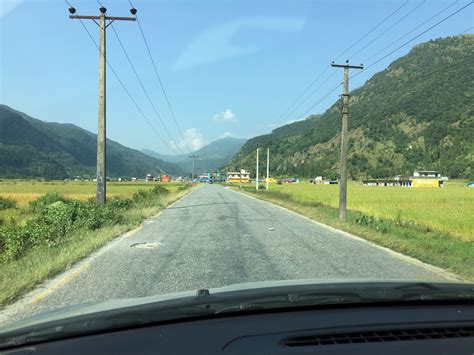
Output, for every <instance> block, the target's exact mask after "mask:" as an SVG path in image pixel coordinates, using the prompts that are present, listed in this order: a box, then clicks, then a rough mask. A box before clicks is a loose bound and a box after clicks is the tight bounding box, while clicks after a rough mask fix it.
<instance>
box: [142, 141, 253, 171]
mask: <svg viewBox="0 0 474 355" xmlns="http://www.w3.org/2000/svg"><path fill="white" fill-rule="evenodd" d="M246 141H247V140H246V139H242V138H232V137H225V138H221V139H218V140H215V141H214V142H211V143H209V144H207V145H205V146H204V147H202V148H200V149H198V150H196V151H195V152H193V153H192V154H193V155H197V156H198V158H197V159H196V163H195V164H196V166H195V171H196V174H201V173H205V172H210V171H215V170H217V169H219V168H220V167H222V166H224V165H226V164H228V163H229V162H230V160H231V159H232V157H233V156H234V155H235V154H236V153H237V152H238V151H239V150H240V148H241V147H242V146H243V145H244V143H245V142H246ZM142 152H143V153H145V154H147V155H149V156H151V157H155V158H158V159H163V160H166V161H169V162H173V163H175V164H176V165H178V166H179V167H180V168H181V169H182V170H183V171H186V172H187V173H189V172H190V171H191V167H192V164H191V159H190V158H189V155H190V154H189V155H164V154H159V153H156V152H154V151H152V150H148V149H142Z"/></svg>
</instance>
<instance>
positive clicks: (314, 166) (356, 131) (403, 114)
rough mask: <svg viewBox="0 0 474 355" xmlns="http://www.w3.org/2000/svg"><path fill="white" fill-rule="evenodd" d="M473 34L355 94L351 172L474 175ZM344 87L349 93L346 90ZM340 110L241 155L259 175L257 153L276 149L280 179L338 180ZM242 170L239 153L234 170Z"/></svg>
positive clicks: (416, 55)
mask: <svg viewBox="0 0 474 355" xmlns="http://www.w3.org/2000/svg"><path fill="white" fill-rule="evenodd" d="M473 58H474V35H472V34H469V35H461V36H455V37H448V38H442V39H437V40H432V41H429V42H426V43H423V44H420V45H417V46H415V47H414V48H413V49H412V50H411V51H410V52H409V53H408V54H407V55H406V56H404V57H401V58H399V59H397V60H396V61H394V62H393V63H392V64H390V65H389V67H388V68H387V69H385V70H383V71H381V72H379V73H377V74H375V75H374V76H373V77H372V78H371V79H370V80H368V81H367V82H366V83H365V85H363V86H362V87H360V88H358V89H356V90H353V91H352V92H351V97H350V122H349V130H350V131H349V136H350V141H349V164H350V170H349V173H350V175H351V177H352V178H354V179H355V178H361V177H366V176H371V177H374V178H381V177H390V176H394V175H398V174H412V173H413V171H414V170H416V169H430V170H432V169H433V170H439V171H441V173H442V174H445V175H448V176H449V177H451V178H457V177H464V178H473V175H474V104H473V102H474V85H473V83H474V59H473ZM341 90H342V88H341ZM341 115H342V113H341V105H340V102H339V101H338V102H335V103H334V104H333V105H332V106H331V107H330V108H329V109H328V110H327V111H326V112H325V113H324V114H323V115H321V116H312V117H309V118H308V119H307V120H305V121H301V122H295V123H293V124H289V125H286V126H284V127H280V128H278V129H275V130H273V132H272V133H270V134H267V135H263V136H258V137H255V138H252V139H250V140H249V141H248V142H247V143H246V144H245V145H244V146H243V147H242V150H241V152H242V153H243V154H242V159H243V166H244V167H245V168H247V169H250V170H251V171H254V162H255V149H256V148H258V147H261V148H267V147H270V150H271V152H272V153H271V166H272V171H273V174H275V175H300V176H307V177H310V176H316V175H323V176H325V177H328V178H331V177H336V176H337V175H338V169H339V165H338V164H339V154H340V153H339V152H340V130H341ZM238 165H239V163H238V156H237V155H236V156H235V157H234V159H233V160H232V162H231V164H230V165H229V166H228V168H229V169H235V168H237V167H238Z"/></svg>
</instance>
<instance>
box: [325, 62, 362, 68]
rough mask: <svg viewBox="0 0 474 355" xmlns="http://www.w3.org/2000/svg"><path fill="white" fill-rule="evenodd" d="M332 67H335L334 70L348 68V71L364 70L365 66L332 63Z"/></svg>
mask: <svg viewBox="0 0 474 355" xmlns="http://www.w3.org/2000/svg"><path fill="white" fill-rule="evenodd" d="M331 67H334V68H348V69H364V66H363V65H349V64H334V63H331Z"/></svg>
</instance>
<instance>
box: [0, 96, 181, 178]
mask: <svg viewBox="0 0 474 355" xmlns="http://www.w3.org/2000/svg"><path fill="white" fill-rule="evenodd" d="M96 137H97V136H96V135H95V134H93V133H91V132H89V131H86V130H84V129H82V128H79V127H77V126H75V125H73V124H64V123H54V122H44V121H41V120H38V119H35V118H32V117H30V116H28V115H26V114H24V113H22V112H19V111H16V110H14V109H12V108H10V107H8V106H5V105H0V177H2V178H26V177H41V178H47V179H64V178H67V177H74V176H78V175H79V176H84V175H85V176H87V175H89V176H90V177H93V176H95V169H96V147H97V138H96ZM162 172H166V173H168V174H173V175H182V171H181V169H180V168H179V167H178V166H176V165H174V164H172V163H168V162H165V161H163V160H159V159H156V158H152V157H149V156H147V155H145V154H143V153H141V152H139V151H138V150H135V149H131V148H127V147H125V146H123V145H121V144H119V143H117V142H114V141H111V140H109V139H108V140H107V176H111V177H120V176H121V177H132V176H138V177H144V176H145V174H147V173H151V174H158V173H162Z"/></svg>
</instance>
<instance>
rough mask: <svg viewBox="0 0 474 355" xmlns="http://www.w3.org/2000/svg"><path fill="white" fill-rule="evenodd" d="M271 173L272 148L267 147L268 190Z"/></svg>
mask: <svg viewBox="0 0 474 355" xmlns="http://www.w3.org/2000/svg"><path fill="white" fill-rule="evenodd" d="M269 173H270V148H267V190H268V179H269V177H270V176H269Z"/></svg>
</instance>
